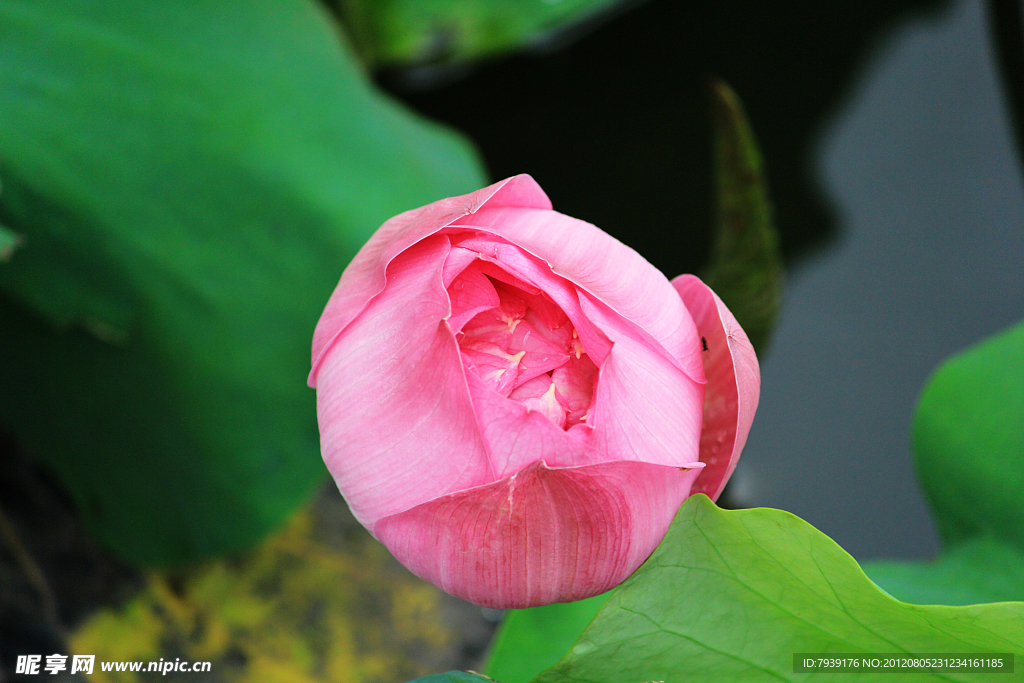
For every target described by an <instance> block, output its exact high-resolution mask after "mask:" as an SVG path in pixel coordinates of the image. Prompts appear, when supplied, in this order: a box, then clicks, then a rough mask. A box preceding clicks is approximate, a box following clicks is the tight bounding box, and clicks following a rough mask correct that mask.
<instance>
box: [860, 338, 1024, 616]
mask: <svg viewBox="0 0 1024 683" xmlns="http://www.w3.org/2000/svg"><path fill="white" fill-rule="evenodd" d="M914 456H915V460H916V462H917V470H918V476H919V477H920V478H921V482H922V484H923V485H924V488H925V492H926V493H927V495H928V498H929V499H930V500H931V502H932V506H933V508H934V511H935V515H936V517H937V519H938V522H939V528H940V531H941V532H942V537H943V540H944V541H945V542H946V545H947V547H946V548H944V549H943V552H942V555H941V556H940V557H939V559H937V560H936V561H934V562H930V563H916V562H873V563H869V564H867V565H865V567H864V570H865V571H866V572H867V574H868V575H869V576H870V577H871V578H872V579H873V580H874V581H875V582H876V583H877V584H878V585H879V586H881V587H882V588H884V589H885V590H887V591H888V592H889V593H891V594H892V595H894V596H896V597H897V598H899V599H901V600H905V601H907V602H915V603H920V604H943V605H966V604H971V603H980V602H997V601H1002V600H1024V498H1022V497H1021V495H1020V491H1021V490H1022V487H1024V323H1022V324H1019V325H1017V326H1016V327H1014V328H1011V329H1010V330H1007V331H1005V332H1003V333H1001V334H999V335H996V336H995V337H993V338H991V339H989V340H986V341H984V342H982V343H980V344H978V345H977V346H975V347H973V348H971V349H968V350H967V351H964V352H963V353H960V354H958V355H956V356H953V357H952V358H950V359H949V360H947V361H946V362H945V363H943V364H942V365H941V366H940V367H939V369H938V370H937V371H936V372H935V375H934V376H933V377H932V379H931V380H930V381H929V382H928V385H927V386H926V387H925V390H924V392H923V393H922V395H921V401H920V404H919V405H918V409H917V415H916V418H915V421H914Z"/></svg>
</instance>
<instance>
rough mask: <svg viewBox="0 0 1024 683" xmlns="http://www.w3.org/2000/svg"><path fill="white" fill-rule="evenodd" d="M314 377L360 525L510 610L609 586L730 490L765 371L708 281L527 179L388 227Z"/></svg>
mask: <svg viewBox="0 0 1024 683" xmlns="http://www.w3.org/2000/svg"><path fill="white" fill-rule="evenodd" d="M309 384H310V386H312V387H315V388H316V389H317V416H318V418H319V421H320V440H321V448H322V451H323V457H324V462H326V464H327V468H328V469H329V470H330V472H331V474H332V475H333V476H334V479H335V481H336V482H337V484H338V488H339V489H341V492H342V494H343V495H344V496H345V499H346V500H347V501H348V504H349V506H350V507H351V508H352V512H353V513H354V514H355V516H356V518H357V519H358V520H359V521H360V522H361V523H362V524H363V525H364V526H365V527H366V528H367V529H369V530H370V532H371V533H372V534H373V535H374V536H376V537H377V539H379V540H380V541H381V542H382V543H383V544H384V545H385V546H387V547H388V549H390V550H391V552H392V553H393V554H394V555H395V557H397V558H398V560H399V561H401V562H402V564H404V565H405V566H406V567H408V568H409V569H410V570H412V571H413V572H414V573H415V574H416V575H418V576H420V577H422V578H423V579H426V580H427V581H430V582H431V583H433V584H435V585H437V586H438V587H440V588H441V589H443V590H445V591H447V592H449V593H451V594H453V595H456V596H458V597H461V598H464V599H466V600H469V601H470V602H473V603H476V604H478V605H483V606H487V607H499V608H502V607H529V606H534V605H544V604H548V603H552V602H567V601H571V600H579V599H582V598H586V597H589V596H591V595H597V594H598V593H602V592H604V591H607V590H609V589H611V588H612V587H614V586H616V585H618V584H619V583H621V582H622V581H623V580H624V579H625V578H626V577H628V576H629V575H630V574H631V573H632V572H633V571H634V570H636V568H637V567H639V566H640V564H641V563H643V561H644V560H645V559H647V557H648V556H649V555H650V554H651V552H652V551H653V550H654V548H655V547H656V546H657V544H658V543H659V542H660V541H661V539H662V537H663V536H664V534H665V531H666V530H667V529H668V526H669V524H670V522H671V521H672V518H673V516H674V515H675V513H676V511H677V510H678V509H679V506H680V504H681V503H682V502H683V500H684V499H686V497H687V496H689V495H691V494H693V493H706V494H707V495H709V496H710V497H711V498H713V499H714V498H717V496H718V494H719V493H721V491H722V488H723V487H724V486H725V482H726V480H727V479H728V478H729V475H730V474H732V471H733V468H734V467H735V466H736V460H737V459H738V458H739V455H740V450H741V449H742V448H743V444H744V442H745V441H746V437H747V432H748V431H749V429H750V423H751V421H752V420H753V416H754V410H755V408H756V407H757V399H758V391H759V388H760V374H759V371H758V365H757V359H756V357H755V356H754V352H753V349H752V348H751V346H750V343H749V342H748V340H747V337H746V335H745V334H744V333H743V330H742V329H740V327H739V325H738V324H737V323H736V320H735V319H734V318H733V317H732V315H731V314H730V313H729V311H728V310H727V309H726V308H725V306H724V305H723V304H722V302H721V300H720V299H719V298H718V297H717V296H716V295H715V294H714V293H713V292H712V291H711V290H710V289H708V287H707V286H706V285H704V284H703V283H702V282H701V281H700V280H698V279H697V278H696V277H694V276H692V275H683V276H680V277H678V278H676V279H675V280H673V281H672V282H671V283H670V282H669V281H668V280H667V279H666V278H665V277H664V276H663V275H662V274H661V273H660V272H658V270H657V269H655V268H654V267H653V266H651V265H650V264H649V263H648V262H647V261H645V260H644V259H643V257H641V256H640V255H639V254H637V253H636V252H634V251H633V250H632V249H630V248H629V247H626V246H625V245H623V244H622V243H620V242H618V241H617V240H615V239H614V238H613V237H611V236H609V235H607V234H605V233H604V232H601V231H600V230H599V229H597V228H596V227H594V226H592V225H590V224H589V223H584V222H583V221H580V220H577V219H575V218H570V217H568V216H565V215H562V214H560V213H557V212H555V211H552V210H551V202H550V201H549V200H548V198H547V196H546V195H545V194H544V192H543V190H541V189H540V187H539V186H538V185H537V184H536V183H535V182H534V180H533V179H532V178H530V177H529V176H526V175H521V176H516V177H514V178H510V179H508V180H504V181H502V182H500V183H497V184H495V185H492V186H490V187H487V188H484V189H482V190H479V191H477V192H474V193H472V194H468V195H465V196H463V197H454V198H451V199H444V200H441V201H439V202H435V203H433V204H430V205H428V206H424V207H422V208H419V209H414V210H412V211H407V212H405V213H403V214H401V215H399V216H396V217H395V218H392V219H391V220H389V221H388V222H387V223H385V224H384V225H383V226H382V227H381V228H380V230H378V231H377V232H376V234H374V236H373V237H372V238H370V241H369V242H368V243H367V244H366V245H365V246H364V247H363V248H362V249H361V250H360V252H359V253H358V254H357V255H356V257H355V259H354V260H353V261H352V263H351V264H350V265H349V266H348V268H346V269H345V272H344V274H343V275H342V277H341V282H340V283H339V285H338V287H337V289H336V290H335V291H334V294H333V295H332V296H331V299H330V301H329V302H328V303H327V308H326V309H325V310H324V313H323V316H322V317H321V318H320V322H319V323H318V324H317V328H316V333H315V335H314V337H313V370H312V372H311V374H310V376H309Z"/></svg>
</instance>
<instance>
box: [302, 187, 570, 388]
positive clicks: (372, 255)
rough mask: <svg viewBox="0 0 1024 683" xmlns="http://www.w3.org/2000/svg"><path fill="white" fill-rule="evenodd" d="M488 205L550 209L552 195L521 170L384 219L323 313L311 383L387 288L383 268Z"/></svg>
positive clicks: (344, 275) (360, 252) (351, 266)
mask: <svg viewBox="0 0 1024 683" xmlns="http://www.w3.org/2000/svg"><path fill="white" fill-rule="evenodd" d="M485 204H486V205H488V206H493V207H497V208H505V207H530V208H535V209H550V208H551V200H549V199H548V197H547V195H546V194H544V191H543V190H542V189H540V186H539V185H537V183H536V182H535V181H534V180H533V178H531V177H530V176H528V175H518V176H515V177H512V178H508V179H506V180H502V181H501V182H499V183H495V184H494V185H491V186H489V187H485V188H483V189H482V190H477V191H476V192H472V193H470V194H467V195H463V196H461V197H451V198H448V199H442V200H440V201H437V202H434V203H433V204H428V205H427V206H423V207H420V208H418V209H412V210H411V211H406V212H405V213H401V214H399V215H397V216H395V217H394V218H392V219H391V220H389V221H387V222H386V223H384V225H382V226H381V227H380V229H379V230H377V232H375V233H374V234H373V237H371V238H370V240H369V241H368V242H367V243H366V244H365V245H363V248H362V249H360V250H359V253H358V254H356V256H355V258H354V259H352V262H351V263H350V264H349V265H348V267H347V268H345V272H344V273H342V275H341V282H339V283H338V286H337V287H336V288H335V290H334V293H333V294H332V295H331V298H330V300H329V301H328V302H327V307H326V308H325V309H324V312H323V314H322V315H321V316H320V321H319V322H318V323H317V325H316V330H315V331H314V333H313V368H312V371H311V372H310V374H309V386H311V387H316V385H317V371H318V369H319V367H320V363H321V361H322V359H323V355H324V353H325V352H326V351H327V348H328V347H329V346H330V345H331V344H332V343H333V342H334V340H335V339H336V338H337V337H338V335H339V334H340V333H341V331H342V330H344V329H345V327H346V326H347V325H348V324H349V323H351V322H352V321H353V320H354V319H355V317H356V316H357V315H359V312H360V311H362V310H363V309H364V308H365V307H366V305H367V304H368V303H369V302H370V300H371V299H372V298H373V297H375V296H377V295H378V294H380V293H381V292H382V291H384V285H385V282H386V279H385V272H384V271H385V269H386V268H387V266H388V264H389V263H390V262H391V260H392V259H393V258H395V257H396V256H397V255H398V254H400V253H402V252H403V251H405V250H406V249H408V248H409V247H410V246H412V245H413V244H416V243H417V242H419V241H420V240H422V239H424V238H425V237H428V236H430V235H432V234H434V233H436V232H437V231H439V230H441V229H442V228H444V227H446V226H448V225H449V224H451V223H452V222H454V221H455V220H457V219H459V218H461V217H463V216H466V215H468V214H471V213H473V212H475V211H478V210H479V209H480V208H481V207H482V206H484V205H485Z"/></svg>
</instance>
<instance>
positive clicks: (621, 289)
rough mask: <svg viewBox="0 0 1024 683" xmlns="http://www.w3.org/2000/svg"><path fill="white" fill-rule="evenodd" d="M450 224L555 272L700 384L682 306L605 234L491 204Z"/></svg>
mask: <svg viewBox="0 0 1024 683" xmlns="http://www.w3.org/2000/svg"><path fill="white" fill-rule="evenodd" d="M453 226H467V227H469V226H472V227H474V228H477V229H485V230H488V231H490V232H492V233H494V234H495V235H498V236H500V237H503V238H505V239H506V240H508V241H509V242H511V243H512V244H515V245H517V246H519V247H521V248H523V249H524V250H526V251H527V252H529V253H530V254H533V255H534V256H536V257H539V258H542V259H543V260H545V261H547V262H548V263H549V264H550V265H551V268H552V270H553V271H554V272H555V273H557V274H558V275H561V276H562V277H564V278H566V279H567V280H569V281H570V282H572V283H574V284H575V285H577V286H578V287H580V288H581V289H583V290H585V291H587V292H589V293H590V294H592V295H593V296H594V297H595V298H597V299H598V300H600V301H602V302H604V303H605V304H606V305H608V306H609V307H610V308H611V309H612V310H613V311H615V312H616V313H618V314H619V315H621V316H623V317H625V318H626V319H628V320H630V321H632V322H633V323H635V324H636V325H637V326H638V327H640V328H641V329H643V330H646V331H647V332H648V333H649V334H650V335H651V336H652V337H653V338H654V339H656V340H657V341H658V342H659V343H660V344H661V345H662V346H663V347H664V348H665V349H666V350H667V351H668V352H669V353H670V354H672V355H673V356H674V357H675V358H676V359H678V361H679V363H680V367H682V368H683V371H684V372H686V373H687V374H689V375H690V376H691V377H693V378H694V379H696V380H698V381H700V378H701V377H702V371H701V366H702V364H701V359H700V351H699V349H694V348H693V347H692V346H690V345H689V343H688V342H687V340H689V339H691V338H692V337H693V336H694V334H695V333H696V328H695V326H694V324H693V320H692V319H691V318H690V315H689V313H688V312H687V311H686V308H685V307H684V306H683V305H682V303H681V302H680V301H679V297H678V296H677V295H676V293H675V292H674V291H672V287H671V285H670V284H669V281H668V279H667V278H666V277H665V276H664V275H662V274H661V272H660V271H659V270H658V269H657V268H655V267H654V266H652V265H651V264H650V263H648V262H647V260H646V259H644V258H643V257H642V256H640V254H638V253H636V252H635V251H633V250H632V249H630V248H629V247H627V246H626V245H624V244H622V243H621V242H619V241H618V240H617V239H615V238H614V237H612V236H611V235H609V234H607V233H605V232H602V231H601V230H599V229H598V228H596V227H594V226H593V225H591V224H590V223H587V222H584V221H581V220H578V219H576V218H571V217H569V216H566V215H564V214H560V213H558V212H556V211H543V210H538V209H531V208H503V209H501V210H497V209H496V208H494V207H492V206H491V205H488V206H486V207H484V208H482V209H481V210H479V211H477V212H476V213H474V214H473V215H472V216H471V217H464V218H460V219H459V220H458V221H456V222H455V223H454V224H453Z"/></svg>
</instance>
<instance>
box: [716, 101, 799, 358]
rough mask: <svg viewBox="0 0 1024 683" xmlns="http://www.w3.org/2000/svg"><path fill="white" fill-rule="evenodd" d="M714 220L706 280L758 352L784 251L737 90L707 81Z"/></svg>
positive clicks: (775, 303) (774, 309) (774, 311)
mask: <svg viewBox="0 0 1024 683" xmlns="http://www.w3.org/2000/svg"><path fill="white" fill-rule="evenodd" d="M711 101H712V114H713V117H712V118H713V120H714V131H715V133H714V139H715V143H714V146H715V183H716V186H717V187H716V195H715V196H716V212H715V213H716V226H715V244H714V248H713V250H712V255H711V266H710V268H709V270H708V274H707V279H706V281H707V284H708V286H709V287H711V289H713V290H715V292H717V293H718V296H720V297H721V298H722V301H724V302H725V305H726V306H728V307H729V310H730V311H732V313H733V315H735V316H736V320H737V321H738V322H739V323H740V325H741V326H742V327H743V330H744V331H745V332H746V333H747V336H748V337H749V338H750V342H751V343H752V344H753V345H754V348H755V349H756V350H757V351H758V353H762V352H763V351H764V349H765V346H766V344H767V343H768V338H769V336H770V334H771V331H772V329H773V328H774V327H775V319H776V317H777V315H778V310H779V306H780V304H781V301H782V273H783V265H782V252H781V250H780V249H779V238H778V233H777V232H776V230H775V222H774V218H773V213H774V212H773V209H772V204H771V199H770V197H769V193H768V181H767V178H766V177H765V173H764V163H763V161H762V160H761V150H760V148H759V146H758V144H757V139H756V138H755V137H754V131H753V128H751V126H750V122H749V121H748V120H747V116H746V114H745V113H744V111H743V105H742V103H741V102H740V100H739V98H738V97H737V96H736V93H735V92H733V90H732V89H731V88H730V87H729V86H728V85H726V84H725V83H724V82H722V81H715V82H714V83H713V84H712V87H711Z"/></svg>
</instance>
